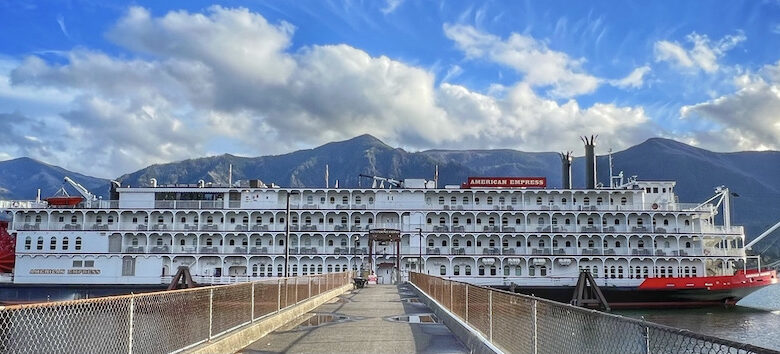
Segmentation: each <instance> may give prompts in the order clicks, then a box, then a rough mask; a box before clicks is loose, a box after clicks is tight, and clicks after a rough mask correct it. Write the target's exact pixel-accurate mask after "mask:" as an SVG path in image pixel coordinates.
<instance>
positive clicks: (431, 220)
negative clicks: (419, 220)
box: [425, 218, 433, 224]
mask: <svg viewBox="0 0 780 354" xmlns="http://www.w3.org/2000/svg"><path fill="white" fill-rule="evenodd" d="M425 221H426V222H427V223H428V224H432V223H433V219H431V218H428V219H427V220H425Z"/></svg>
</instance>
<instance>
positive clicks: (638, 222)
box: [636, 218, 645, 225]
mask: <svg viewBox="0 0 780 354" xmlns="http://www.w3.org/2000/svg"><path fill="white" fill-rule="evenodd" d="M644 222H645V221H644V220H642V219H641V218H640V219H637V220H636V224H637V225H642V224H643V223H644Z"/></svg>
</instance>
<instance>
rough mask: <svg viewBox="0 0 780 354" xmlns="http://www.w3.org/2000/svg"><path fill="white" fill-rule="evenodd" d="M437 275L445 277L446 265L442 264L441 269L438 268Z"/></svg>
mask: <svg viewBox="0 0 780 354" xmlns="http://www.w3.org/2000/svg"><path fill="white" fill-rule="evenodd" d="M439 274H440V275H447V266H446V265H443V264H442V265H441V267H439Z"/></svg>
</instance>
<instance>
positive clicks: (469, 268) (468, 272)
mask: <svg viewBox="0 0 780 354" xmlns="http://www.w3.org/2000/svg"><path fill="white" fill-rule="evenodd" d="M466 275H471V266H470V265H467V266H466Z"/></svg>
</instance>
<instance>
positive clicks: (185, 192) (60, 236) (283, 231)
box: [6, 167, 776, 302]
mask: <svg viewBox="0 0 780 354" xmlns="http://www.w3.org/2000/svg"><path fill="white" fill-rule="evenodd" d="M564 171H565V167H564ZM594 173H595V170H594ZM566 177H567V176H566V173H564V185H565V183H566V182H565V178H566ZM594 179H595V177H594ZM397 185H398V186H399V187H400V188H394V189H380V188H359V189H338V188H295V189H289V188H277V187H269V186H266V185H265V184H262V182H259V181H249V182H247V183H246V184H241V183H238V184H234V185H232V186H217V185H210V184H206V183H203V182H200V183H198V184H195V185H160V186H157V185H156V182H153V184H152V185H150V186H146V187H115V188H114V190H113V191H112V193H111V194H112V198H111V199H112V200H105V201H103V200H95V201H92V202H90V203H88V204H84V203H82V204H79V205H74V206H64V207H63V206H57V207H54V206H52V205H48V204H47V203H45V202H42V201H40V202H13V203H11V202H8V203H6V204H8V205H7V206H8V207H9V209H10V210H11V211H12V213H13V220H12V223H11V226H10V230H11V232H12V233H15V234H16V248H15V267H14V271H13V276H12V278H7V279H12V282H13V284H30V285H40V284H89V285H100V284H102V285H145V286H159V285H160V284H167V283H169V282H170V280H171V275H172V274H173V273H175V272H176V271H177V269H178V268H179V267H182V266H186V267H189V269H190V272H191V273H192V275H193V276H194V278H195V280H196V281H198V282H201V283H224V282H235V281H242V280H246V279H248V278H263V277H279V276H283V275H285V269H284V267H285V264H287V267H288V268H287V271H288V274H289V275H306V274H315V273H327V272H340V271H345V270H355V271H357V270H360V269H364V270H370V271H372V272H374V273H375V274H376V275H377V276H378V279H379V281H380V282H391V281H393V280H394V279H396V277H399V276H400V277H403V276H405V275H406V274H407V273H408V272H409V271H418V270H420V269H421V270H422V271H423V272H425V273H428V274H434V275H441V276H447V277H453V278H459V279H461V280H465V281H468V282H472V283H475V284H483V285H493V286H505V287H513V288H516V289H518V290H520V291H522V290H524V289H525V290H526V291H528V292H534V293H536V294H537V295H549V296H550V297H556V296H559V295H560V294H564V295H563V297H566V296H569V297H570V295H571V290H570V289H571V287H573V286H574V285H575V283H576V280H577V277H578V275H579V272H580V270H589V271H590V272H591V273H592V275H593V276H594V278H595V279H596V280H597V283H598V284H599V285H600V286H602V287H603V289H604V290H605V292H606V293H607V296H608V298H609V297H612V299H610V301H618V302H620V301H624V300H626V299H628V298H630V299H631V300H634V301H642V302H650V301H669V302H671V301H674V302H677V301H694V300H695V301H724V300H729V299H738V298H741V297H743V296H744V295H746V294H747V293H749V292H750V291H753V290H754V289H756V288H757V287H758V286H761V285H768V284H770V283H774V282H776V277H775V274H774V272H768V271H766V272H759V271H758V270H753V271H751V270H750V269H749V268H754V267H751V266H750V265H749V263H750V262H749V257H748V256H747V255H746V253H745V249H744V243H745V235H744V230H743V228H742V227H741V226H732V225H731V224H730V221H729V219H730V217H729V216H728V210H729V206H728V198H729V192H728V190H727V189H725V188H722V187H721V188H718V189H717V194H716V197H715V199H713V200H715V201H717V204H718V205H720V206H722V207H723V209H724V210H725V215H723V218H722V219H723V220H724V222H723V223H722V224H721V225H716V216H718V214H719V213H718V208H717V205H713V204H709V203H704V204H686V203H679V202H678V200H677V197H676V195H675V182H672V181H638V180H636V179H635V178H632V179H630V180H629V181H628V182H625V183H621V184H614V185H612V187H599V186H593V187H591V188H589V189H568V188H567V189H547V188H544V186H545V185H546V180H545V179H543V178H472V179H469V182H468V183H466V184H464V185H461V186H447V187H445V188H436V187H437V186H436V185H435V183H434V182H433V181H426V180H404V181H402V182H401V183H398V184H397ZM718 219H721V218H718ZM375 229H384V230H398V231H399V233H400V236H401V237H400V247H399V250H400V254H397V251H396V246H395V245H392V244H386V243H381V242H375V241H371V242H375V243H374V244H373V245H371V246H372V247H369V242H370V241H369V237H368V236H369V232H370V231H371V230H375ZM287 240H289V244H288V241H287ZM369 248H371V254H369ZM396 264H399V265H400V269H396ZM642 294H644V295H642ZM623 295H627V296H623Z"/></svg>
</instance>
